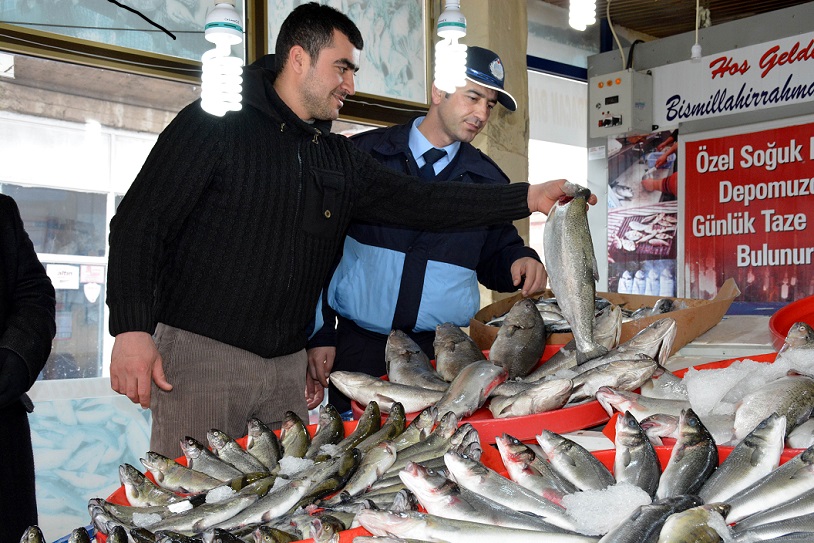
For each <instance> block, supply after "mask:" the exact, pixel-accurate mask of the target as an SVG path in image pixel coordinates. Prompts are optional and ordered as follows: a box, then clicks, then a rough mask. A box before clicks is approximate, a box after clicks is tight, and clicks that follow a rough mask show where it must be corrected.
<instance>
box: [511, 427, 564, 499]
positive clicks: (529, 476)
mask: <svg viewBox="0 0 814 543" xmlns="http://www.w3.org/2000/svg"><path fill="white" fill-rule="evenodd" d="M495 443H496V444H497V450H498V451H499V452H500V457H501V459H502V460H503V465H504V466H506V471H507V472H508V473H509V478H510V479H511V480H512V481H514V482H516V483H517V484H519V485H520V486H522V487H524V488H527V489H528V490H530V491H532V492H533V493H535V494H537V495H538V496H542V497H543V498H545V499H547V500H549V501H551V502H554V503H557V504H559V503H561V502H562V497H563V496H564V495H565V494H571V493H572V492H576V491H577V487H576V485H574V484H573V483H572V482H571V481H569V480H567V479H566V478H565V476H564V475H561V474H560V473H559V472H558V471H557V470H555V469H554V468H553V467H552V466H551V464H550V463H549V462H548V461H547V460H545V459H539V458H537V455H536V454H535V453H534V451H532V450H531V449H530V448H529V447H528V446H526V445H525V444H523V443H521V442H520V441H519V440H518V439H517V438H515V437H513V436H510V435H508V434H503V435H502V436H497V437H496V438H495Z"/></svg>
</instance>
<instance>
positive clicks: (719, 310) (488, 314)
mask: <svg viewBox="0 0 814 543" xmlns="http://www.w3.org/2000/svg"><path fill="white" fill-rule="evenodd" d="M596 294H597V296H601V297H603V298H605V299H607V300H609V301H610V302H611V303H613V304H616V305H620V306H624V307H625V309H631V310H634V309H638V308H640V307H652V306H653V305H654V304H655V303H656V301H658V300H659V299H661V297H660V296H643V295H637V294H618V293H616V292H597V293H596ZM739 295H740V290H739V289H738V286H737V285H736V284H735V280H734V279H727V280H726V282H724V284H723V285H721V288H720V289H719V290H718V294H717V295H716V296H715V298H713V299H712V300H697V299H693V298H674V299H675V300H678V301H681V302H684V303H685V304H686V305H687V308H686V309H681V310H678V311H671V312H669V313H664V314H662V315H656V316H653V317H645V318H642V319H636V320H632V321H630V322H626V323H624V324H622V335H621V338H620V339H619V342H620V343H624V342H626V341H627V340H629V339H630V338H632V337H633V336H635V335H636V334H637V333H638V332H639V331H640V330H642V329H644V328H647V327H648V326H649V325H650V324H651V323H654V322H656V321H657V320H659V319H661V318H664V317H671V318H673V319H675V320H676V324H677V332H676V338H675V342H674V343H673V350H672V352H671V353H670V354H671V355H672V354H675V353H676V352H677V351H678V350H679V349H681V348H682V347H683V346H684V345H686V344H687V343H689V342H691V341H692V340H694V339H695V338H697V337H698V336H700V335H701V334H703V333H704V332H706V331H707V330H709V329H710V328H712V327H713V326H715V325H716V324H718V323H719V322H720V321H721V318H723V316H724V314H726V311H727V310H728V309H729V306H730V305H731V304H732V301H733V300H734V299H735V298H737V297H738V296H739ZM541 296H543V297H546V298H550V297H553V296H554V294H553V293H552V292H551V291H550V290H547V291H545V292H543V293H538V294H535V295H533V296H532V297H534V298H539V297H541ZM520 298H522V295H521V294H515V295H514V296H512V297H510V298H506V299H504V300H500V301H498V302H495V303H493V304H491V305H488V306H486V307H484V308H483V309H481V310H480V311H478V312H477V313H476V314H475V317H474V318H472V319H471V320H470V321H469V335H470V337H471V338H472V339H473V340H474V341H475V343H477V345H478V346H479V347H480V348H481V349H483V350H488V349H489V348H491V346H492V342H493V341H494V340H495V337H496V336H497V331H498V329H499V328H498V327H497V326H489V325H487V324H486V323H487V322H489V321H490V320H492V319H494V318H496V317H499V316H501V315H505V314H506V313H507V312H508V311H509V309H511V307H512V306H513V305H514V304H515V302H517V301H518V300H519V299H520ZM573 338H574V336H573V335H571V334H551V335H549V336H548V339H547V341H546V342H547V343H549V344H554V345H565V344H566V343H568V342H569V341H571V340H572V339H573Z"/></svg>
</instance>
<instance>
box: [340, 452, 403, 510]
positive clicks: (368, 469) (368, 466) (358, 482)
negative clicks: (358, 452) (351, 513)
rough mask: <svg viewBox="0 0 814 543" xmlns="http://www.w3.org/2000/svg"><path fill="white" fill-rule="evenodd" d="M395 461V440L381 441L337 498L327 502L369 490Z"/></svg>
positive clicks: (344, 498)
mask: <svg viewBox="0 0 814 543" xmlns="http://www.w3.org/2000/svg"><path fill="white" fill-rule="evenodd" d="M395 461H396V447H395V446H394V445H393V442H392V441H381V442H379V443H378V444H377V445H376V446H375V447H373V448H372V449H370V450H369V451H368V452H367V454H365V455H364V456H363V457H362V461H361V462H360V463H359V468H358V469H357V470H356V473H354V474H353V475H352V476H351V478H350V479H349V480H348V482H347V483H346V484H345V487H344V488H343V489H342V492H341V494H337V495H336V497H335V498H333V499H331V500H328V501H327V502H325V503H326V504H328V505H331V504H334V503H338V502H339V501H347V500H348V499H350V498H352V497H354V496H357V495H359V494H362V493H363V492H365V491H366V490H368V489H369V488H370V486H371V485H372V484H373V483H374V482H375V481H376V480H378V479H379V478H380V477H381V476H382V475H383V474H384V473H385V472H386V471H387V470H388V469H389V468H390V466H392V465H393V463H394V462H395Z"/></svg>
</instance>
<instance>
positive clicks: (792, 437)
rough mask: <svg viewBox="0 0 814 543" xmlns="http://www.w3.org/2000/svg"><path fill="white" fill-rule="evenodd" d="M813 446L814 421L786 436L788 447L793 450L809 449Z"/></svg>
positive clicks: (809, 420)
mask: <svg viewBox="0 0 814 543" xmlns="http://www.w3.org/2000/svg"><path fill="white" fill-rule="evenodd" d="M812 445H814V419H808V420H807V421H805V422H804V423H802V424H801V425H799V426H798V427H797V428H795V429H794V430H792V431H791V432H788V435H787V436H786V446H787V447H789V448H791V449H807V448H809V447H811V446H812Z"/></svg>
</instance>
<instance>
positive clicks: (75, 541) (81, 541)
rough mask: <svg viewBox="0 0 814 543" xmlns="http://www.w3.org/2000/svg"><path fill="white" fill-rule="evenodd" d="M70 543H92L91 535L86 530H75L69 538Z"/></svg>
mask: <svg viewBox="0 0 814 543" xmlns="http://www.w3.org/2000/svg"><path fill="white" fill-rule="evenodd" d="M68 543H90V534H88V531H87V530H86V529H85V528H74V529H73V530H71V534H70V535H69V536H68Z"/></svg>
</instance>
